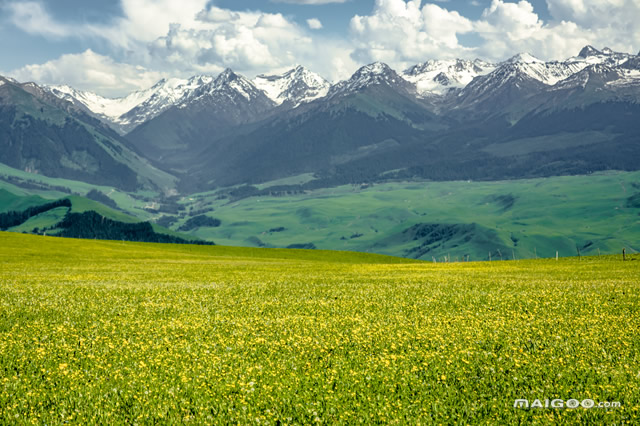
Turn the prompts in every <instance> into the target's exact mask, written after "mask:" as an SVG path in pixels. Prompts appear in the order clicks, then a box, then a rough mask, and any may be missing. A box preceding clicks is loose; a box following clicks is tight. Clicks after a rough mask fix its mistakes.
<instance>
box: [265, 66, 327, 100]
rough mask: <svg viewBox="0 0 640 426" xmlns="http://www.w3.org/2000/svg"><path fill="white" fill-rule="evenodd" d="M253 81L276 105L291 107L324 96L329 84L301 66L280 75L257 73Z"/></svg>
mask: <svg viewBox="0 0 640 426" xmlns="http://www.w3.org/2000/svg"><path fill="white" fill-rule="evenodd" d="M253 83H254V84H255V85H256V87H258V88H259V89H260V90H262V91H263V92H264V93H265V94H266V95H267V97H269V99H271V100H272V101H273V102H275V103H276V104H277V105H282V104H284V103H288V104H290V105H292V107H293V108H296V107H298V106H299V105H301V104H303V103H307V102H311V101H313V100H315V99H318V98H321V97H324V96H325V95H326V94H327V92H328V91H329V88H330V87H331V84H330V83H329V82H328V81H327V80H325V79H324V78H322V77H321V76H320V75H318V74H316V73H314V72H311V71H309V70H307V69H306V68H304V67H302V66H296V67H295V68H293V69H291V70H289V71H287V72H285V73H284V74H280V75H259V76H257V77H256V78H255V79H254V80H253Z"/></svg>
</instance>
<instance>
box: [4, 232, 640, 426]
mask: <svg viewBox="0 0 640 426" xmlns="http://www.w3.org/2000/svg"><path fill="white" fill-rule="evenodd" d="M630 258H631V259H632V260H629V261H626V262H623V261H622V259H621V258H620V256H607V257H605V256H603V257H601V258H598V257H588V258H584V257H583V258H582V259H581V260H578V259H577V258H568V259H561V260H560V261H555V260H537V261H534V260H526V261H510V262H506V261H505V262H491V263H489V262H485V263H474V262H469V263H457V264H454V263H450V264H444V263H438V264H433V263H421V262H414V261H410V260H407V259H396V258H388V257H383V256H372V255H367V254H362V253H348V252H323V251H315V250H300V251H291V250H265V249H251V248H249V249H247V248H229V247H201V246H172V245H150V244H136V243H121V242H105V241H81V240H72V239H57V238H51V237H39V236H31V235H21V234H15V233H6V232H5V233H0V270H1V271H2V274H1V275H0V423H2V424H11V423H18V424H20V423H37V424H61V423H71V424H85V423H102V424H123V423H138V424H152V423H158V422H160V423H182V422H189V421H190V422H193V423H194V424H203V423H212V424H223V423H241V424H246V423H258V422H259V423H261V424H278V423H280V424H283V423H284V424H303V423H305V424H306V423H313V422H318V423H358V422H361V423H377V422H384V423H388V422H391V423H398V424H416V423H422V424H432V423H435V424H438V423H439V424H519V423H521V422H533V423H537V424H546V423H550V422H559V423H565V424H575V423H581V424H605V423H606V424H623V423H624V424H633V423H637V422H638V420H639V419H640V411H639V410H640V367H639V365H640V339H638V331H639V330H640V312H639V311H640V300H639V296H640V280H639V279H638V277H640V257H638V255H633V256H630ZM521 398H522V399H528V400H529V401H530V402H533V400H535V399H540V400H543V401H544V400H545V399H554V398H560V399H563V400H564V401H567V400H569V399H571V398H575V399H577V400H580V401H582V400H584V399H588V398H590V399H593V400H594V401H596V403H598V402H619V403H620V404H621V406H620V407H619V408H609V409H605V408H592V409H586V408H576V409H571V408H562V409H538V408H535V409H530V410H524V409H515V408H513V407H514V401H515V400H516V399H521Z"/></svg>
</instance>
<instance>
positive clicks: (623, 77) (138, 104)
mask: <svg viewBox="0 0 640 426" xmlns="http://www.w3.org/2000/svg"><path fill="white" fill-rule="evenodd" d="M593 66H604V67H608V68H611V69H615V70H617V71H616V72H617V74H616V75H618V78H614V77H613V75H612V76H611V78H612V80H611V81H610V82H608V83H607V84H609V85H610V86H611V87H622V86H630V85H631V86H634V85H637V84H638V79H639V78H640V76H639V75H638V74H640V57H639V56H635V55H630V54H626V53H619V52H614V51H612V50H611V49H608V48H604V49H602V50H598V49H596V48H594V47H592V46H586V47H585V48H583V49H582V50H581V51H580V53H579V54H578V55H577V56H574V57H571V58H568V59H566V60H564V61H548V62H545V61H543V60H540V59H538V58H535V57H534V56H532V55H530V54H527V53H521V54H518V55H515V56H513V57H512V58H510V59H508V60H506V61H504V62H501V63H498V64H493V63H489V62H485V61H482V60H479V59H476V60H474V61H468V60H462V59H456V60H443V61H439V60H430V61H427V62H424V63H421V64H418V65H415V66H413V67H411V68H409V69H407V70H405V71H404V72H403V73H401V74H400V73H397V72H396V71H394V70H393V69H391V68H390V67H389V66H388V65H386V64H384V63H380V62H376V63H373V64H370V65H366V66H363V67H362V68H360V69H358V70H357V71H356V72H355V73H354V74H353V76H351V77H350V78H349V79H346V80H344V81H340V82H338V83H336V84H334V85H331V84H330V83H329V82H328V81H327V80H325V79H324V78H322V77H321V76H319V75H318V74H316V73H314V72H312V71H309V70H307V69H305V68H304V67H302V66H297V67H295V68H293V69H291V70H289V71H287V72H285V73H283V74H280V75H259V76H257V77H256V78H255V79H254V80H253V81H251V80H249V79H247V78H245V77H243V76H241V75H239V74H236V73H234V72H233V71H231V70H226V71H224V72H223V73H221V74H220V75H219V76H218V77H216V78H214V77H211V76H195V77H192V78H190V79H188V80H187V79H168V80H161V81H159V82H158V83H157V84H155V85H154V86H153V87H151V88H149V89H146V90H142V91H137V92H134V93H131V94H130V95H128V96H125V97H122V98H117V99H109V98H105V97H102V96H99V95H96V94H94V93H91V92H83V91H79V90H75V89H73V88H72V87H69V86H50V87H49V88H47V90H49V91H50V93H52V94H54V95H55V96H57V97H58V98H61V99H64V100H67V101H69V102H71V103H72V104H74V105H75V106H76V107H77V108H80V109H83V110H84V111H85V112H88V113H91V114H93V115H94V116H96V117H97V118H99V119H101V120H102V121H104V122H106V123H107V124H109V125H110V126H111V127H113V128H114V129H116V130H117V131H119V132H120V133H122V134H125V133H129V132H130V131H131V130H133V129H134V128H136V127H137V126H139V125H140V124H142V123H145V122H148V121H150V120H151V119H153V118H155V117H157V116H159V115H160V114H162V113H163V112H165V111H167V110H168V109H169V108H171V107H173V106H177V107H179V108H186V107H188V106H189V105H196V104H197V103H198V101H199V100H202V101H203V102H209V103H210V102H218V103H220V104H221V105H222V104H223V103H224V102H236V101H237V102H240V101H241V99H242V102H249V103H253V102H257V103H258V104H259V105H257V106H256V108H255V110H256V111H260V114H262V112H264V111H265V110H267V109H270V108H273V107H275V106H282V107H281V108H279V110H280V111H282V110H283V109H285V110H286V109H292V108H297V107H298V106H300V105H302V104H305V103H308V102H311V101H314V100H319V99H323V98H327V99H333V98H335V97H336V96H342V95H348V94H351V93H356V92H359V91H361V90H364V89H365V88H368V87H372V86H376V85H384V86H388V87H391V88H392V89H393V90H395V91H397V92H398V93H401V94H402V95H404V96H409V97H411V96H413V97H415V98H416V99H420V98H421V99H425V98H429V99H430V102H432V103H433V104H434V105H435V104H440V103H442V104H443V105H444V106H445V108H446V105H448V106H449V107H451V108H453V109H458V108H465V107H466V106H470V105H475V104H478V103H482V102H483V101H484V100H485V98H486V99H498V98H501V99H502V101H500V102H498V103H499V104H500V103H501V102H503V101H506V102H510V101H509V99H516V98H518V97H519V96H523V94H526V93H534V92H539V91H544V90H547V89H549V88H552V87H554V86H556V85H558V84H559V83H561V82H563V85H562V87H563V88H566V87H567V85H568V84H569V85H570V84H577V85H581V84H583V83H580V81H581V80H580V79H584V78H587V77H585V76H587V75H589V73H587V74H585V73H581V71H583V70H585V69H591V68H590V67H593ZM622 69H625V70H626V71H624V72H623V71H621V70H622ZM590 72H592V73H593V72H595V73H596V74H598V72H599V71H598V69H597V68H594V69H593V70H592V71H590ZM223 98H224V99H226V100H224V101H223V100H222V99H223ZM438 109H441V108H439V107H438Z"/></svg>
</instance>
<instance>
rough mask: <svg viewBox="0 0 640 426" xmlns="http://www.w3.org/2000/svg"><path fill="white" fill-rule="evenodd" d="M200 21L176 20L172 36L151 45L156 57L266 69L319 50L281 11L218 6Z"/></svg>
mask: <svg viewBox="0 0 640 426" xmlns="http://www.w3.org/2000/svg"><path fill="white" fill-rule="evenodd" d="M197 21H198V24H197V25H195V26H183V25H180V24H173V25H171V27H170V30H169V32H168V33H167V34H166V35H164V36H162V37H159V38H157V39H156V40H154V41H152V42H151V43H149V45H148V52H149V54H150V55H151V58H152V60H153V61H155V62H156V63H161V62H167V63H168V64H171V66H173V67H181V66H184V65H186V66H193V67H196V68H199V69H202V70H207V69H212V68H213V69H215V68H216V67H223V68H224V67H230V68H233V69H235V70H237V71H239V72H252V71H253V72H258V71H262V72H264V71H268V70H270V69H275V68H280V67H282V66H285V65H288V64H295V63H297V61H298V58H299V57H304V56H309V55H310V53H311V52H312V51H313V40H312V38H311V37H309V36H308V35H307V34H306V33H305V31H304V29H303V28H301V27H299V26H298V25H297V24H295V23H293V22H291V21H289V20H288V19H286V18H285V17H284V16H283V15H281V14H270V13H262V12H232V11H229V10H226V9H222V8H218V7H215V6H212V7H210V8H209V9H207V10H204V11H201V12H200V13H199V14H198V15H197Z"/></svg>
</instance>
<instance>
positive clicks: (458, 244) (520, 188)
mask: <svg viewBox="0 0 640 426" xmlns="http://www.w3.org/2000/svg"><path fill="white" fill-rule="evenodd" d="M638 193H640V173H637V172H635V173H603V174H594V175H589V176H567V177H556V178H544V179H531V180H517V181H500V182H404V183H402V182H399V183H388V184H380V185H372V186H370V185H365V186H341V187H337V188H330V189H318V190H313V191H304V192H303V193H298V194H292V195H279V196H267V195H265V196H257V197H249V198H242V199H234V198H226V199H218V198H219V197H220V194H219V193H217V192H210V193H204V194H195V195H193V196H190V197H188V198H185V199H184V201H183V202H184V205H185V207H186V210H187V212H189V211H195V212H198V213H201V212H202V211H207V210H209V211H210V213H207V215H208V216H210V217H214V218H217V219H219V220H221V222H222V224H221V226H218V227H203V228H196V229H193V230H191V231H189V232H190V233H191V234H193V235H197V236H199V237H202V238H205V239H213V240H215V241H216V242H217V243H219V244H231V245H250V246H264V247H287V246H288V245H290V244H308V243H313V244H314V245H315V246H316V247H318V248H321V249H331V250H357V251H367V252H375V253H384V254H392V255H396V256H408V257H419V258H422V259H426V260H432V259H433V258H434V257H435V258H436V259H437V260H439V261H442V259H443V258H444V257H445V256H446V257H447V258H448V257H449V256H450V257H451V258H452V260H455V259H456V257H457V258H458V259H462V258H463V257H465V258H466V256H470V258H471V259H472V260H473V259H475V260H479V259H484V260H488V259H489V253H491V256H492V258H493V259H498V258H500V257H503V258H509V259H511V258H513V257H514V256H515V257H516V258H534V257H536V256H539V257H554V256H555V254H556V251H558V252H559V255H560V256H574V255H577V253H578V250H580V252H581V254H598V252H600V253H618V252H620V250H621V249H622V247H627V250H636V251H638V250H640V246H639V244H638V241H640V226H639V225H640V216H639V214H640V209H639V208H637V207H636V206H637V203H634V202H633V200H635V198H633V197H637V195H636V194H638ZM629 200H631V201H629ZM175 219H176V222H175V223H174V224H173V225H172V228H174V229H177V228H178V227H180V226H181V225H182V224H183V223H184V222H185V221H186V220H187V219H188V217H185V218H179V217H177V216H176V217H175Z"/></svg>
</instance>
